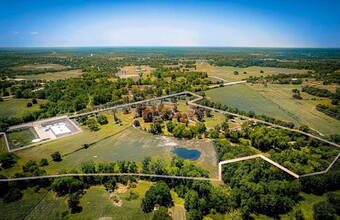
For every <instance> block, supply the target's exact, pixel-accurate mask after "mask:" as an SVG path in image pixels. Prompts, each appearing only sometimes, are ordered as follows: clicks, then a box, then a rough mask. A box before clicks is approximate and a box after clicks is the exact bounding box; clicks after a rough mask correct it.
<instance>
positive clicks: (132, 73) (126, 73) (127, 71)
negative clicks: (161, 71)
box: [117, 66, 155, 80]
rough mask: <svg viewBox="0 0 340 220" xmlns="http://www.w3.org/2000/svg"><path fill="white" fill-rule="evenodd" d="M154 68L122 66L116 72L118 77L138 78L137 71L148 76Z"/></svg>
mask: <svg viewBox="0 0 340 220" xmlns="http://www.w3.org/2000/svg"><path fill="white" fill-rule="evenodd" d="M154 69H155V68H152V67H149V66H124V67H122V68H121V69H120V71H119V72H118V73H117V76H119V77H120V78H132V79H134V80H138V79H139V73H142V74H143V75H145V76H149V75H150V73H151V72H152V71H153V70H154Z"/></svg>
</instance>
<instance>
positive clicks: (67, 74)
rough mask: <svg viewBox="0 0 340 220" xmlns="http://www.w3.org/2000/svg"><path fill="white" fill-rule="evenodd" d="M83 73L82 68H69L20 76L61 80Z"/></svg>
mask: <svg viewBox="0 0 340 220" xmlns="http://www.w3.org/2000/svg"><path fill="white" fill-rule="evenodd" d="M81 75H82V71H81V70H67V71H60V72H51V73H42V74H33V75H22V76H18V77H19V78H21V79H25V80H52V81H53V80H60V79H68V78H79V77H81Z"/></svg>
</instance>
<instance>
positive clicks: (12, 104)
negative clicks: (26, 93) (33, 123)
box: [0, 99, 47, 117]
mask: <svg viewBox="0 0 340 220" xmlns="http://www.w3.org/2000/svg"><path fill="white" fill-rule="evenodd" d="M28 102H32V99H8V100H5V101H3V102H0V115H1V116H2V117H10V116H13V117H20V116H22V115H24V114H26V113H28V112H34V111H37V110H39V105H40V104H42V103H46V102H47V101H46V100H42V99H38V104H34V105H32V107H27V103H28Z"/></svg>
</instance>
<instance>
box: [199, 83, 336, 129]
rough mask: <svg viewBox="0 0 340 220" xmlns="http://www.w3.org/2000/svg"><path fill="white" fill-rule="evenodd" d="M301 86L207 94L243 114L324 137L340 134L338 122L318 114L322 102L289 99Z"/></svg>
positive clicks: (242, 87) (228, 89)
mask: <svg viewBox="0 0 340 220" xmlns="http://www.w3.org/2000/svg"><path fill="white" fill-rule="evenodd" d="M293 88H298V89H300V88H301V86H300V85H278V84H269V85H268V86H267V87H265V86H263V85H258V84H255V85H252V86H250V85H248V84H246V85H245V84H242V85H234V86H229V87H228V86H226V87H223V88H218V89H213V90H209V91H207V92H206V94H207V97H209V98H211V100H212V101H216V102H221V103H223V104H226V105H228V106H232V107H237V108H238V109H240V110H244V111H254V112H255V113H257V114H265V115H268V116H272V117H275V118H278V119H280V120H284V121H291V122H293V123H294V124H296V125H297V126H301V125H302V124H305V125H308V126H309V127H311V128H313V129H315V130H317V131H319V132H321V133H322V134H324V135H329V134H339V133H340V129H339V128H340V122H339V121H337V120H335V119H333V118H331V117H329V116H327V115H325V114H323V113H322V112H319V111H317V110H316V109H315V106H316V105H317V104H318V103H320V102H325V100H311V98H312V97H311V96H310V95H308V94H305V93H301V95H302V97H303V98H304V99H306V100H296V99H292V89H293Z"/></svg>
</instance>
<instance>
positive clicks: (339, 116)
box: [316, 104, 340, 120]
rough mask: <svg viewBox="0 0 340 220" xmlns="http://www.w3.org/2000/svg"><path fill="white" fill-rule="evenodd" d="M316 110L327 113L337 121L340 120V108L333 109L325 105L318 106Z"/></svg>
mask: <svg viewBox="0 0 340 220" xmlns="http://www.w3.org/2000/svg"><path fill="white" fill-rule="evenodd" d="M316 110H318V111H320V112H323V113H325V114H326V115H328V116H330V117H332V118H335V119H336V120H340V108H339V107H332V106H327V105H323V104H318V105H316Z"/></svg>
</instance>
